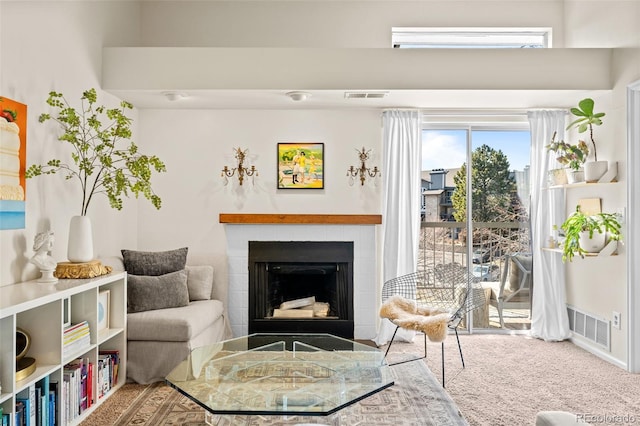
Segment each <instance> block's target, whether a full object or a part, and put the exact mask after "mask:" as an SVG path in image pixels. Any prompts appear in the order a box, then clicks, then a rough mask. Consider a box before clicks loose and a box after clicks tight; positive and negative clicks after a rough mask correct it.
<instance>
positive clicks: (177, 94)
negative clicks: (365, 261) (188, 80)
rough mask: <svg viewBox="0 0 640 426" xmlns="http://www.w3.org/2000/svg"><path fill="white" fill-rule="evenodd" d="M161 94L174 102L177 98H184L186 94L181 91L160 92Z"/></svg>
mask: <svg viewBox="0 0 640 426" xmlns="http://www.w3.org/2000/svg"><path fill="white" fill-rule="evenodd" d="M162 94H163V95H164V97H165V98H167V100H169V101H171V102H174V101H177V100H180V99H182V98H186V97H187V94H186V93H182V92H173V91H172V92H162Z"/></svg>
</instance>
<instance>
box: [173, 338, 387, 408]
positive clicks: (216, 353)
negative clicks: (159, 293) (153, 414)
mask: <svg viewBox="0 0 640 426" xmlns="http://www.w3.org/2000/svg"><path fill="white" fill-rule="evenodd" d="M166 380H167V383H168V384H169V385H170V386H172V387H173V388H175V389H177V390H178V391H179V392H181V393H182V394H184V395H186V396H187V397H189V398H190V399H192V400H193V401H195V402H197V403H198V404H199V405H201V406H202V407H204V408H205V409H206V410H208V411H209V412H211V413H215V414H219V415H225V414H228V415H237V414H242V415H271V414H279V415H287V414H296V415H318V416H326V415H329V414H332V413H334V412H336V411H338V410H340V409H341V408H343V407H346V406H348V405H350V404H353V403H355V402H357V401H359V400H361V399H363V398H366V397H367V396H369V395H371V394H373V393H376V392H378V391H380V390H382V389H385V388H387V387H389V386H391V385H393V378H392V374H391V371H390V370H389V366H388V365H387V363H386V361H385V359H384V354H383V353H382V352H381V351H379V350H378V349H377V348H374V347H371V346H367V345H363V344H360V343H357V342H354V341H351V340H347V339H343V338H340V337H336V336H333V335H330V334H264V333H259V334H251V335H248V336H243V337H239V338H235V339H230V340H226V341H223V342H218V343H215V344H213V345H208V346H204V347H200V348H196V349H194V350H192V351H191V354H190V355H189V357H188V358H187V359H186V360H184V361H183V362H182V363H180V364H179V365H178V366H177V367H176V368H175V369H174V370H173V371H171V373H169V375H168V376H167V378H166Z"/></svg>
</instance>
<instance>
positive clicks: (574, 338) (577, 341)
mask: <svg viewBox="0 0 640 426" xmlns="http://www.w3.org/2000/svg"><path fill="white" fill-rule="evenodd" d="M569 341H570V342H571V343H573V344H574V345H576V346H578V347H579V348H582V349H584V350H585V351H587V352H589V353H592V354H593V355H595V356H597V357H598V358H600V359H603V360H605V361H607V362H608V363H609V364H613V365H615V366H616V367H620V368H622V369H623V370H627V363H626V362H624V361H620V360H619V359H617V358H615V357H613V356H611V354H610V353H607V352H605V351H603V350H601V349H598V348H596V347H594V346H592V345H591V344H589V343H588V342H586V341H584V339H583V338H582V337H580V336H578V335H574V334H573V333H572V334H571V337H569Z"/></svg>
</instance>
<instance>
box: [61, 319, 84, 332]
mask: <svg viewBox="0 0 640 426" xmlns="http://www.w3.org/2000/svg"><path fill="white" fill-rule="evenodd" d="M85 327H86V328H88V327H89V321H86V320H85V321H80V322H79V323H76V324H71V325H70V326H68V327H65V328H64V333H65V334H67V333H71V332H73V331H74V330H78V329H80V328H85Z"/></svg>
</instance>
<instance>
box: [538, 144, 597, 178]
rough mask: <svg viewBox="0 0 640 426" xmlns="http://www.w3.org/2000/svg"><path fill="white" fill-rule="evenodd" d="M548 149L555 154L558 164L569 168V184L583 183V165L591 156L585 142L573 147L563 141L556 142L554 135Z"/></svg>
mask: <svg viewBox="0 0 640 426" xmlns="http://www.w3.org/2000/svg"><path fill="white" fill-rule="evenodd" d="M546 148H547V150H549V151H551V152H555V154H556V161H558V163H560V164H562V165H564V166H567V167H568V168H567V169H566V174H567V180H568V182H569V183H575V182H582V181H583V180H584V171H583V169H582V165H583V164H584V163H585V161H586V160H587V156H588V155H589V148H588V147H587V144H586V143H585V142H584V141H579V142H578V144H577V145H572V144H569V143H566V142H565V141H562V140H561V141H556V133H554V134H553V137H552V138H551V143H549V145H547V146H546Z"/></svg>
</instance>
